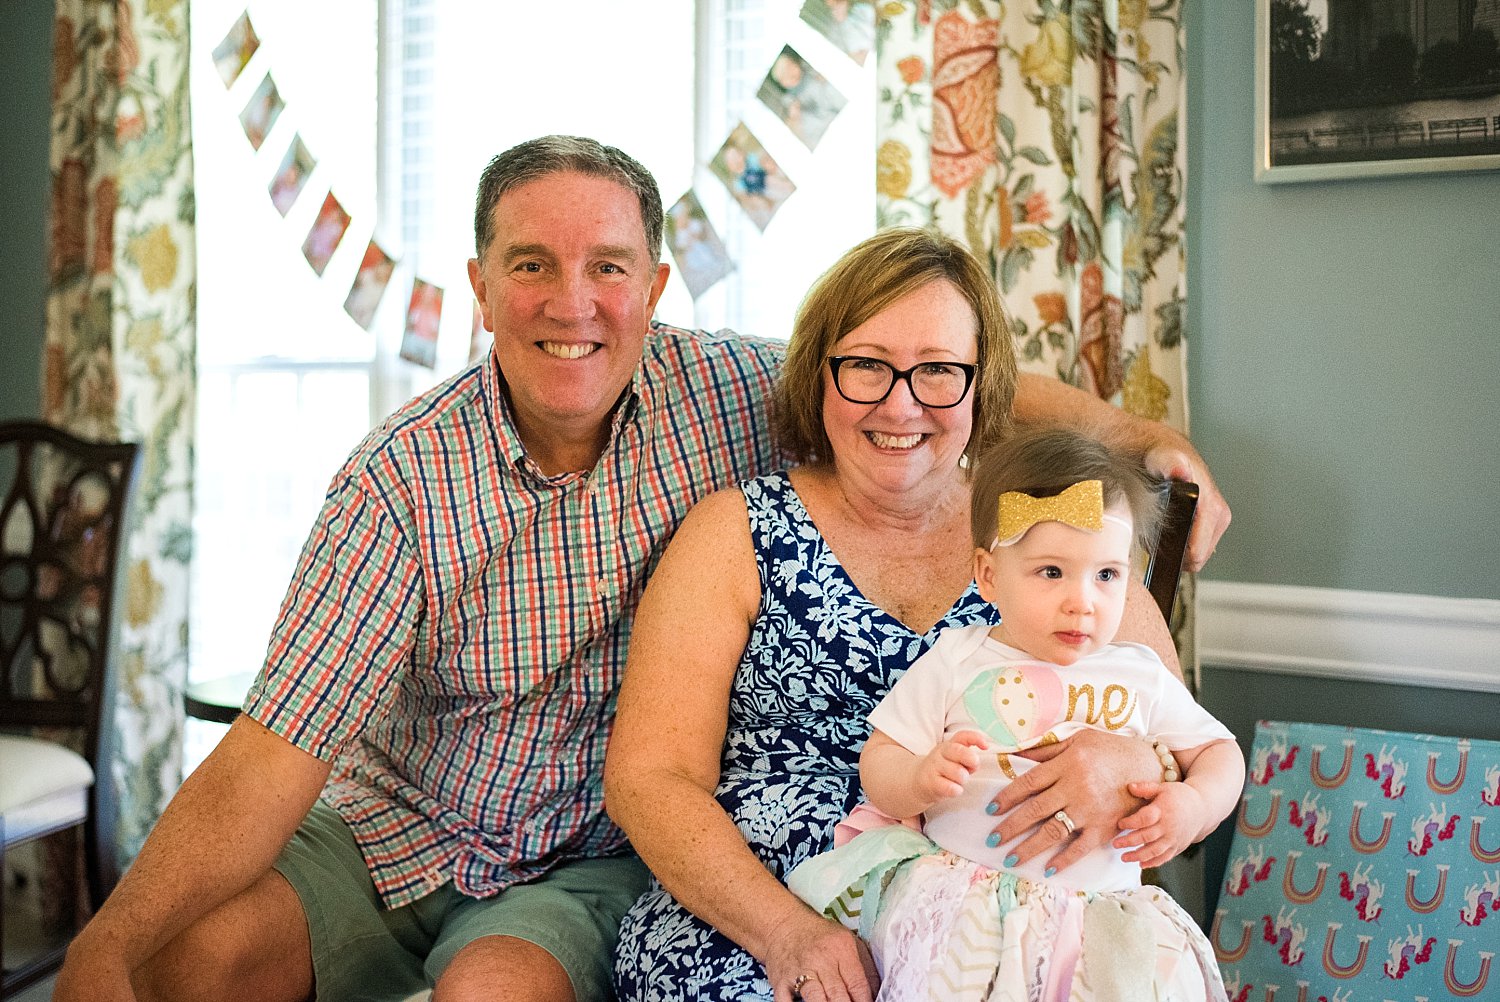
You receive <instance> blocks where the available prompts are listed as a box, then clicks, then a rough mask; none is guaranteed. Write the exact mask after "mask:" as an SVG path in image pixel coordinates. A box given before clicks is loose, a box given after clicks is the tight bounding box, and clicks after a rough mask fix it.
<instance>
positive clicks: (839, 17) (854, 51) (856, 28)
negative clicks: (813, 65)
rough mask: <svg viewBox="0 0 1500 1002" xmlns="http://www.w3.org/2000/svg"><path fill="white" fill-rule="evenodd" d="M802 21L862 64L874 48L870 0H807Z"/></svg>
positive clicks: (872, 12)
mask: <svg viewBox="0 0 1500 1002" xmlns="http://www.w3.org/2000/svg"><path fill="white" fill-rule="evenodd" d="M802 20H804V21H806V22H807V23H808V24H810V25H812V26H813V27H814V28H816V29H817V31H818V34H820V35H822V36H823V37H824V38H826V39H828V40H829V41H830V42H832V43H833V44H834V45H836V46H838V47H839V48H840V49H842V50H843V51H844V52H847V53H848V54H849V58H850V59H853V60H854V61H855V62H856V63H859V65H861V66H863V65H864V64H865V57H866V56H868V55H869V54H870V50H871V49H872V48H874V47H875V5H874V4H873V3H870V2H869V0H807V3H805V4H803V5H802Z"/></svg>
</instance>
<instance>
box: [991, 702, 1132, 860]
mask: <svg viewBox="0 0 1500 1002" xmlns="http://www.w3.org/2000/svg"><path fill="white" fill-rule="evenodd" d="M1017 754H1019V755H1021V756H1022V757H1024V758H1029V759H1031V760H1033V761H1035V762H1037V763H1038V764H1037V766H1036V767H1035V768H1033V769H1029V770H1027V771H1026V772H1024V773H1022V774H1021V775H1020V776H1018V777H1016V780H1015V782H1013V783H1011V784H1010V785H1009V786H1007V787H1006V788H1005V789H1003V790H1001V791H1000V793H999V795H998V796H996V797H995V799H994V801H993V803H992V805H991V809H992V812H993V813H995V814H1005V813H1006V812H1007V811H1009V812H1010V814H1009V815H1008V816H1007V817H1006V818H1005V820H1004V821H1002V822H1001V823H1000V824H999V825H998V826H996V828H995V834H996V835H997V836H999V839H1000V843H999V844H1001V845H1004V844H1006V843H1007V842H1010V841H1011V840H1012V839H1015V838H1016V837H1018V836H1019V835H1021V834H1022V833H1023V832H1025V831H1027V830H1028V829H1030V828H1031V827H1032V826H1033V825H1038V824H1039V823H1041V822H1046V823H1045V824H1040V827H1038V828H1037V830H1036V831H1034V832H1032V833H1031V835H1030V836H1029V837H1027V838H1026V839H1025V840H1024V841H1022V842H1021V843H1020V844H1019V845H1017V846H1015V847H1014V848H1013V850H1012V852H1013V853H1014V854H1015V856H1016V860H1017V862H1021V863H1024V862H1026V861H1027V860H1030V859H1033V858H1035V857H1037V856H1040V855H1042V854H1043V853H1045V852H1047V851H1048V850H1050V849H1053V848H1054V847H1055V846H1057V845H1058V843H1063V848H1062V851H1061V852H1058V853H1057V854H1056V855H1055V856H1052V857H1051V859H1050V860H1049V866H1050V868H1051V869H1053V870H1062V869H1065V868H1066V867H1068V866H1071V865H1072V864H1073V863H1076V862H1078V860H1080V859H1082V858H1083V857H1084V856H1086V855H1088V853H1090V852H1092V851H1093V850H1094V849H1097V848H1098V847H1099V846H1102V845H1104V844H1105V843H1106V842H1108V841H1110V840H1111V839H1112V838H1114V837H1115V836H1116V834H1117V833H1118V831H1119V823H1120V819H1122V818H1124V817H1125V816H1127V815H1130V814H1134V813H1135V812H1136V811H1137V810H1138V809H1139V808H1140V807H1141V806H1142V805H1143V801H1142V800H1141V799H1139V798H1138V797H1136V796H1135V795H1134V794H1132V793H1131V792H1130V791H1129V790H1128V789H1127V788H1126V785H1127V784H1128V783H1131V782H1136V781H1141V780H1142V778H1143V777H1150V781H1155V780H1157V779H1160V777H1161V764H1160V762H1159V761H1158V760H1157V758H1156V753H1155V752H1154V751H1153V750H1152V748H1151V745H1150V744H1149V743H1148V742H1146V741H1142V740H1140V739H1138V738H1129V737H1124V736H1121V735H1116V734H1110V733H1109V732H1107V731H1096V730H1092V729H1090V730H1083V731H1079V732H1078V733H1077V734H1074V735H1073V736H1072V737H1070V738H1068V739H1066V740H1064V741H1060V742H1058V743H1057V744H1053V745H1044V746H1042V747H1039V748H1033V749H1031V750H1030V751H1026V752H1019V753H1017ZM1058 811H1065V812H1066V813H1067V816H1068V819H1069V820H1071V821H1072V822H1073V832H1072V834H1071V835H1070V834H1069V833H1068V830H1067V827H1066V826H1065V825H1064V824H1063V823H1062V822H1061V821H1058V820H1057V819H1056V817H1055V815H1056V814H1057V812H1058Z"/></svg>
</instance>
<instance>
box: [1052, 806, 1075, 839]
mask: <svg viewBox="0 0 1500 1002" xmlns="http://www.w3.org/2000/svg"><path fill="white" fill-rule="evenodd" d="M1052 816H1053V817H1054V818H1056V819H1057V820H1058V821H1061V822H1062V826H1063V827H1064V828H1066V829H1067V830H1068V834H1069V835H1071V834H1073V832H1074V830H1075V829H1076V826H1075V825H1074V824H1073V819H1072V818H1070V817H1068V812H1067V811H1058V812H1057V813H1056V814H1054V815H1052Z"/></svg>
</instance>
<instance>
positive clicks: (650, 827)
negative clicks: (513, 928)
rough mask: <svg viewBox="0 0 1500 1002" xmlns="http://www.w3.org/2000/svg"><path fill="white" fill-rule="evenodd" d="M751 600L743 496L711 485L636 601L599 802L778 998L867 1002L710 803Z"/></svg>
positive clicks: (751, 562) (811, 915)
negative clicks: (844, 995)
mask: <svg viewBox="0 0 1500 1002" xmlns="http://www.w3.org/2000/svg"><path fill="white" fill-rule="evenodd" d="M759 605H760V584H759V575H758V573H757V571H756V565H755V552H754V549H753V547H752V544H751V540H750V532H749V522H748V516H747V514H746V511H745V503H744V498H743V496H742V495H741V494H740V493H739V492H737V491H724V492H720V493H718V494H714V495H712V496H710V497H708V498H706V499H705V500H704V501H702V502H701V503H699V504H698V506H697V507H695V508H694V509H693V510H692V511H691V512H690V513H689V514H688V517H687V518H686V519H685V520H684V521H683V523H682V526H681V528H679V529H678V530H677V534H676V536H675V537H673V539H672V542H671V544H670V545H669V546H668V547H667V551H666V553H665V554H664V555H663V557H662V560H661V563H660V565H659V566H658V567H657V569H656V572H655V574H653V575H652V578H651V582H650V584H649V585H648V586H647V588H646V593H645V595H644V597H643V598H642V599H641V604H640V609H639V611H638V612H637V614H636V621H635V628H634V630H633V632H632V635H631V642H630V657H629V662H628V664H627V667H626V671H625V681H624V683H623V685H622V686H621V688H620V701H619V710H618V713H617V716H616V719H615V729H614V734H613V736H612V738H611V740H610V745H609V754H608V756H607V759H606V762H605V772H604V791H605V805H606V808H607V809H608V811H609V814H610V817H612V818H614V820H615V822H616V823H617V824H618V825H619V826H620V827H621V828H622V829H623V830H624V831H625V834H626V835H628V836H629V837H630V841H631V843H632V845H634V847H635V850H636V852H638V853H640V855H641V858H642V859H643V860H645V862H646V865H647V866H649V867H650V868H651V870H652V872H653V873H655V874H656V876H657V878H658V879H659V880H660V881H661V883H662V886H663V887H665V888H666V889H667V890H668V891H669V892H671V894H672V896H673V897H675V898H676V899H677V900H678V901H679V902H681V903H682V905H683V906H684V907H686V908H687V909H688V910H689V911H691V912H692V913H693V914H695V915H697V916H699V917H700V918H702V919H703V920H705V921H707V922H709V923H710V924H712V925H713V926H714V927H715V928H717V929H718V930H719V931H720V932H722V933H724V934H725V935H726V936H728V937H729V938H730V939H732V940H734V941H735V942H736V943H738V944H739V945H740V946H742V947H744V948H745V949H746V950H747V951H749V952H750V953H751V954H752V955H753V956H754V957H756V958H757V959H758V960H760V961H761V963H763V964H764V965H765V967H766V974H767V976H768V977H769V978H770V980H771V985H772V987H773V989H774V990H775V992H776V997H777V999H778V1000H785V999H789V998H790V997H791V984H792V982H793V981H794V980H795V979H796V978H797V977H798V975H801V974H808V975H810V976H813V977H816V978H818V979H819V980H820V981H821V982H822V983H823V985H824V987H825V990H826V989H828V988H829V987H831V985H832V984H833V983H834V982H836V981H837V982H842V983H843V984H844V985H846V986H847V990H848V993H849V995H850V996H851V997H852V998H854V999H857V1000H861V1002H868V1000H869V999H870V998H872V997H873V995H874V992H873V991H872V990H871V985H870V984H869V983H868V982H867V981H866V979H865V975H864V969H863V966H862V961H861V954H860V949H861V948H860V946H859V944H858V941H857V939H856V938H855V937H854V935H853V934H852V933H850V932H849V931H848V930H846V929H844V928H843V927H842V926H839V925H838V924H836V923H834V922H830V921H828V920H827V919H824V918H823V917H822V916H820V915H818V914H816V913H815V912H813V910H812V909H811V908H808V907H807V906H806V905H805V904H803V903H802V902H801V901H800V900H799V899H798V898H797V897H796V896H794V895H793V894H792V893H791V892H790V891H788V890H787V889H786V888H785V887H783V886H782V884H781V882H780V881H778V880H777V879H776V878H775V877H774V876H772V875H771V872H770V871H769V870H767V869H766V868H765V866H764V864H762V863H761V861H760V860H759V859H757V858H756V856H755V854H754V853H753V852H751V851H750V849H749V847H748V846H747V845H746V844H745V839H744V836H743V835H741V833H740V830H739V829H738V828H737V827H735V824H734V822H733V821H732V820H731V819H730V818H729V816H728V815H727V814H725V812H724V810H723V808H721V807H720V806H719V804H718V802H717V801H716V800H715V799H714V795H713V794H714V788H715V787H716V786H717V785H718V782H719V762H720V756H721V754H722V752H723V745H724V737H725V731H726V728H727V720H728V711H729V696H730V686H731V683H732V682H733V679H734V673H735V669H736V667H737V665H738V664H739V659H740V656H741V654H742V653H743V652H744V649H745V645H746V643H747V642H748V641H749V637H750V628H751V624H752V623H753V621H754V619H755V616H756V612H757V610H758V608H759ZM726 889H730V890H729V892H728V893H726Z"/></svg>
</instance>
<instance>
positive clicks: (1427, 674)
mask: <svg viewBox="0 0 1500 1002" xmlns="http://www.w3.org/2000/svg"><path fill="white" fill-rule="evenodd" d="M1198 617H1199V618H1198V642H1199V655H1200V657H1201V658H1202V660H1203V662H1204V663H1205V664H1212V665H1221V666H1224V667H1233V668H1244V669H1250V670H1255V671H1264V672H1271V673H1277V674H1288V675H1306V676H1313V677H1323V678H1341V679H1349V680H1352V681H1358V682H1387V683H1391V684H1394V685H1414V686H1427V687H1434V688H1440V689H1461V690H1465V691H1472V692H1500V655H1497V653H1496V652H1497V651H1500V601H1496V600H1493V599H1475V598H1443V597H1440V596H1434V595H1403V594H1396V593H1390V592H1367V591H1345V590H1341V589H1335V588H1304V587H1294V586H1289V585H1263V584H1247V583H1243V582H1233V581H1200V582H1199V583H1198Z"/></svg>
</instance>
